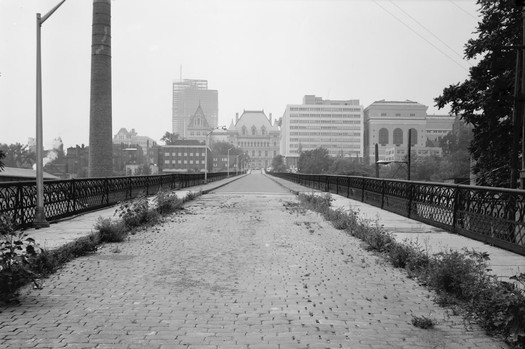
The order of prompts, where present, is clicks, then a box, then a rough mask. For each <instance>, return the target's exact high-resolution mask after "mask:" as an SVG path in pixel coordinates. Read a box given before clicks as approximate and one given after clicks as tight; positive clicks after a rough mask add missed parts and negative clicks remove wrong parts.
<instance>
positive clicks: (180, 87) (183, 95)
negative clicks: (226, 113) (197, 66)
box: [172, 79, 219, 138]
mask: <svg viewBox="0 0 525 349" xmlns="http://www.w3.org/2000/svg"><path fill="white" fill-rule="evenodd" d="M218 99H219V97H218V92H217V90H208V81H207V80H191V79H184V80H181V81H176V82H174V83H173V116H172V130H173V131H172V132H173V133H177V134H179V135H180V136H181V137H182V138H186V137H187V136H188V135H187V129H186V128H187V126H188V122H189V120H190V118H191V116H192V115H193V114H195V111H196V110H197V108H198V107H199V105H200V106H201V108H202V110H203V112H204V115H206V121H207V122H208V124H209V125H210V127H217V125H218V123H219V101H218Z"/></svg>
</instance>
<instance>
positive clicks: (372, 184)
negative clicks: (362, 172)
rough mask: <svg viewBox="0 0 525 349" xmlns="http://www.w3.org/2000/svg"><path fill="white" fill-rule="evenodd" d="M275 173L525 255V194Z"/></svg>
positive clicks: (414, 183)
mask: <svg viewBox="0 0 525 349" xmlns="http://www.w3.org/2000/svg"><path fill="white" fill-rule="evenodd" d="M270 174H271V175H273V176H276V177H279V178H283V179H286V180H289V181H292V182H296V183H298V184H301V185H304V186H306V187H310V188H315V189H319V190H322V191H326V192H331V193H334V194H339V195H343V196H346V197H348V198H351V199H354V200H358V201H362V202H365V203H368V204H370V205H374V206H377V207H380V208H382V209H384V210H387V211H391V212H394V213H397V214H400V215H403V216H406V217H408V218H411V219H414V220H417V221H420V222H423V223H426V224H429V225H432V226H435V227H439V228H442V229H444V230H447V231H450V232H453V233H458V234H461V235H464V236H467V237H469V238H472V239H475V240H479V241H482V242H485V243H487V244H490V245H494V246H498V247H501V248H504V249H506V250H509V251H513V252H516V253H519V254H521V255H525V190H513V189H505V188H491V187H478V186H467V185H452V184H442V183H429V182H415V181H402V180H388V179H378V178H369V177H351V176H334V175H308V174H299V173H270Z"/></svg>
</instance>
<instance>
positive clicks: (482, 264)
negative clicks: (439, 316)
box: [426, 249, 488, 301]
mask: <svg viewBox="0 0 525 349" xmlns="http://www.w3.org/2000/svg"><path fill="white" fill-rule="evenodd" d="M463 251H464V252H463V253H462V252H460V251H454V250H450V251H447V252H440V253H436V254H435V255H434V256H433V257H432V263H430V264H429V268H428V273H427V278H426V281H427V283H428V285H429V286H430V287H432V288H434V289H436V290H437V291H440V292H443V291H444V292H447V293H450V294H453V295H454V296H455V297H457V298H458V299H459V300H461V301H468V300H471V299H472V297H473V296H475V293H477V291H478V287H479V286H481V284H482V283H484V282H486V278H487V273H486V270H487V260H488V255H487V254H486V253H479V252H475V251H468V250H467V249H463Z"/></svg>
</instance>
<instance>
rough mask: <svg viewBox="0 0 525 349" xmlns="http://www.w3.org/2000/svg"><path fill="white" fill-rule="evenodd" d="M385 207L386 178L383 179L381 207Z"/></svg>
mask: <svg viewBox="0 0 525 349" xmlns="http://www.w3.org/2000/svg"><path fill="white" fill-rule="evenodd" d="M384 207H385V180H384V179H382V180H381V209H383V208H384Z"/></svg>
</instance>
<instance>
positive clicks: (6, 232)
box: [0, 215, 40, 302]
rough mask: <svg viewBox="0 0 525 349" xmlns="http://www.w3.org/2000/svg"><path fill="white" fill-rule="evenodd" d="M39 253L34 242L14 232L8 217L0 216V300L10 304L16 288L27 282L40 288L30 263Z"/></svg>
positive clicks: (20, 233)
mask: <svg viewBox="0 0 525 349" xmlns="http://www.w3.org/2000/svg"><path fill="white" fill-rule="evenodd" d="M39 252H40V248H39V247H38V246H37V245H36V243H35V240H33V239H32V238H28V237H27V236H26V235H25V234H24V233H23V232H20V231H15V230H14V229H13V225H12V224H11V220H10V219H9V217H6V216H1V215H0V299H2V300H4V301H7V302H11V301H15V300H16V299H17V296H18V288H19V287H20V286H22V285H23V284H25V283H27V282H28V281H33V282H34V283H35V286H37V287H40V285H39V283H38V275H36V274H35V273H34V272H33V271H32V270H31V263H32V261H33V259H34V257H35V256H37V254H38V253H39Z"/></svg>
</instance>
